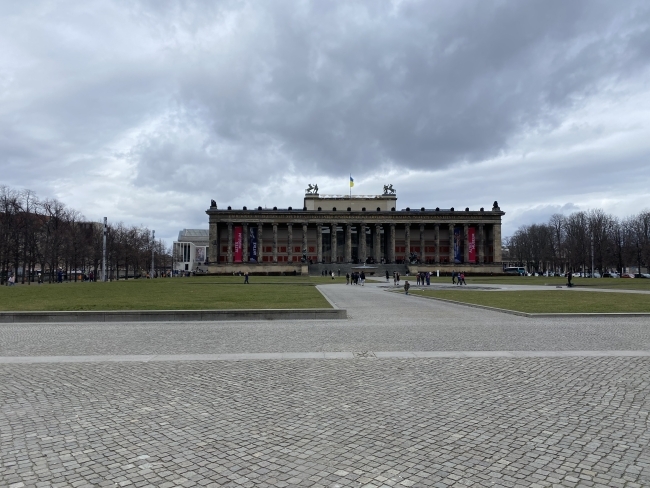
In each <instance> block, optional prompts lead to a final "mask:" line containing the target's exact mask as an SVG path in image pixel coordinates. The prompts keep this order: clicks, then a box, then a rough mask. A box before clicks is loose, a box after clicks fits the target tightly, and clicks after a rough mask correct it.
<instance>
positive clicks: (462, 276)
mask: <svg viewBox="0 0 650 488" xmlns="http://www.w3.org/2000/svg"><path fill="white" fill-rule="evenodd" d="M458 282H459V283H460V284H462V285H465V286H467V283H466V282H465V272H464V271H461V272H460V278H459V279H458Z"/></svg>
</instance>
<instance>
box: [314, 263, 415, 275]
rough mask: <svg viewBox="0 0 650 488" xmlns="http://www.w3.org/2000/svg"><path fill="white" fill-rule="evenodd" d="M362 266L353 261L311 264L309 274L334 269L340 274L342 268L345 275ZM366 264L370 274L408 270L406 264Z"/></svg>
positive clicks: (401, 273)
mask: <svg viewBox="0 0 650 488" xmlns="http://www.w3.org/2000/svg"><path fill="white" fill-rule="evenodd" d="M361 266H362V265H361V264H352V263H331V264H310V265H309V276H321V275H322V274H323V271H324V272H325V274H329V273H331V272H332V271H334V274H335V275H337V276H338V274H339V270H341V276H345V274H346V273H352V272H353V271H361V269H360V267H361ZM366 266H367V268H366V269H365V273H366V275H368V276H386V271H388V275H389V276H393V272H394V271H397V272H398V273H399V274H400V275H401V276H404V275H406V272H407V271H408V267H407V265H406V264H366ZM354 268H356V269H354Z"/></svg>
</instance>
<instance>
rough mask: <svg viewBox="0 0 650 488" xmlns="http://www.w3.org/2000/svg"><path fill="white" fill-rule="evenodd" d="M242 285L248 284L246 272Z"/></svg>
mask: <svg viewBox="0 0 650 488" xmlns="http://www.w3.org/2000/svg"><path fill="white" fill-rule="evenodd" d="M244 284H245V285H246V284H248V271H246V272H245V273H244Z"/></svg>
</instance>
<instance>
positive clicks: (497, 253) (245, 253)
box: [210, 222, 501, 263]
mask: <svg viewBox="0 0 650 488" xmlns="http://www.w3.org/2000/svg"><path fill="white" fill-rule="evenodd" d="M220 225H223V224H220ZM226 225H227V238H226V239H227V251H226V253H225V254H226V256H225V258H226V262H227V263H233V262H234V252H233V246H234V243H233V237H234V235H233V226H234V223H233V222H227V223H226ZM249 225H250V226H253V225H257V261H258V262H260V263H261V262H263V260H264V240H263V229H264V223H262V222H257V223H249V222H242V223H241V226H242V228H243V242H242V260H243V262H248V261H249V253H250V249H249V241H248V239H249ZM279 225H286V231H287V241H286V244H287V251H286V253H287V257H288V261H289V262H294V261H293V258H294V237H293V228H294V225H295V223H293V222H289V223H286V224H279V223H276V222H274V223H272V224H271V226H272V234H271V236H272V245H271V256H270V259H269V260H267V262H268V261H271V262H272V263H277V262H278V248H279V243H278V226H279ZM396 225H397V224H396V223H393V222H390V223H387V224H383V223H373V224H368V223H366V222H361V223H359V224H352V223H345V224H343V226H344V228H343V232H344V243H345V244H344V248H345V249H344V252H343V256H342V257H343V260H344V262H348V263H349V262H352V250H353V246H352V234H353V232H352V230H353V228H354V227H358V229H359V232H358V234H357V235H358V236H359V239H358V241H357V248H356V249H357V259H358V260H359V262H366V259H367V258H368V257H370V256H368V245H367V241H366V234H367V229H368V227H370V233H371V234H372V240H371V244H372V248H373V249H372V251H373V252H372V257H373V258H374V260H375V262H377V263H378V262H380V261H381V260H382V249H381V247H382V246H381V245H382V233H384V235H385V233H388V237H387V242H386V241H385V244H386V247H387V248H386V249H385V252H384V253H383V254H384V257H385V259H386V262H388V263H394V262H395V261H396V259H397V255H396V250H395V245H396V239H397V229H396ZM428 225H433V248H434V251H433V255H430V252H427V251H426V244H427V242H429V243H430V242H431V240H430V239H429V241H427V239H426V238H425V232H426V230H427V229H426V226H427V224H425V223H420V225H419V229H418V228H416V229H417V230H419V239H418V241H416V242H418V244H419V253H418V259H419V260H420V261H421V262H427V261H429V262H434V263H440V262H441V260H442V258H443V256H442V255H441V252H440V242H441V240H440V226H441V224H440V223H433V224H428ZM461 225H462V231H461V236H462V240H463V244H464V246H463V261H464V262H465V263H469V256H470V249H469V247H470V246H469V228H470V227H474V228H475V229H476V231H477V232H476V234H475V235H476V238H477V239H476V240H477V241H478V242H476V244H477V245H476V247H477V251H478V252H477V256H476V258H477V262H478V263H484V262H485V258H486V254H485V250H486V249H485V248H486V229H485V224H483V223H478V224H470V223H463V224H461ZM489 225H491V227H492V229H493V232H492V240H491V244H492V248H493V253H492V261H493V262H501V224H489ZM212 226H214V227H215V228H214V229H213V228H212ZM373 226H374V229H373ZM400 226H403V232H404V234H403V236H404V258H405V259H409V255H410V253H411V249H412V247H411V240H412V239H411V224H410V223H408V222H407V223H403V224H402V223H400ZM458 226H459V224H456V223H454V222H450V223H448V224H447V232H448V236H449V238H448V255H447V256H444V257H445V259H444V260H442V261H444V262H449V263H453V262H454V258H455V255H454V246H453V238H454V230H455V228H456V227H458ZM324 228H326V229H328V230H329V234H330V250H331V251H330V260H332V261H334V262H335V261H338V258H339V253H338V239H337V228H338V224H337V223H336V222H324V223H317V224H316V246H315V247H316V256H315V257H316V260H317V262H322V261H323V254H324V252H323V229H324ZM312 229H313V227H312ZM429 229H430V227H429ZM308 230H309V226H308V224H307V223H302V247H301V250H302V252H301V255H302V254H303V253H305V252H307V250H308ZM373 230H374V232H373ZM417 230H416V232H417ZM218 235H219V231H218V228H217V224H211V228H210V236H211V239H212V240H213V242H214V243H215V248H216V247H217V246H216V242H217V241H218ZM415 239H417V237H415ZM216 251H217V252H214V251H213V250H212V249H211V254H210V260H211V261H213V262H215V261H218V256H219V255H221V253H219V250H218V249H216Z"/></svg>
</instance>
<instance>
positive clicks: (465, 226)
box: [463, 224, 469, 264]
mask: <svg viewBox="0 0 650 488" xmlns="http://www.w3.org/2000/svg"><path fill="white" fill-rule="evenodd" d="M463 263H464V264H468V263H469V225H468V224H463Z"/></svg>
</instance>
